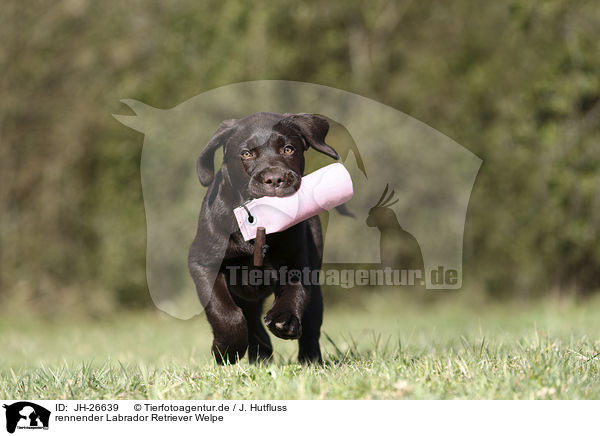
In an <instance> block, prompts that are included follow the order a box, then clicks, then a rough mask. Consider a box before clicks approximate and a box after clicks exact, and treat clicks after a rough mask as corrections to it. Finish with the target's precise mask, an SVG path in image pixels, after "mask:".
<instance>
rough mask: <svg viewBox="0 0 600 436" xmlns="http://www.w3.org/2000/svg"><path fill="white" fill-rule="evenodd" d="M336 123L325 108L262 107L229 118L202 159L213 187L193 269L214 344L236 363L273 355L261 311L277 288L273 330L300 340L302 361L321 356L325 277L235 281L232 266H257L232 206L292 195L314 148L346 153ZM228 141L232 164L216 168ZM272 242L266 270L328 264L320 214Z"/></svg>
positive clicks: (227, 160) (269, 318) (202, 172)
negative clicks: (336, 139) (285, 110)
mask: <svg viewBox="0 0 600 436" xmlns="http://www.w3.org/2000/svg"><path fill="white" fill-rule="evenodd" d="M328 130H329V123H328V121H327V120H326V119H325V118H323V117H320V116H317V115H312V114H273V113H266V112H260V113H256V114H253V115H250V116H248V117H246V118H243V119H240V120H227V121H225V122H223V123H222V124H221V126H220V127H219V128H218V129H217V131H216V132H215V133H214V135H213V136H212V138H211V139H210V141H209V142H208V144H207V145H206V147H205V148H204V150H203V151H202V153H201V154H200V156H199V158H198V161H197V171H198V178H199V179H200V182H201V183H202V184H203V185H204V186H209V189H208V193H207V195H206V197H205V199H204V202H203V203H202V209H201V211H200V218H199V221H198V232H197V235H196V238H195V240H194V242H193V243H192V246H191V248H190V252H189V268H190V273H191V275H192V278H193V279H194V282H195V284H196V289H197V291H198V296H199V297H200V300H201V302H202V304H203V306H204V308H205V312H206V316H207V319H208V321H209V323H210V325H211V327H212V330H213V335H214V340H213V345H212V352H213V354H214V356H215V358H216V360H217V362H219V363H227V362H230V363H233V362H235V361H237V360H238V359H240V358H242V357H243V356H244V354H245V353H246V350H248V357H249V359H250V361H251V362H255V361H257V360H266V359H270V357H271V355H272V353H273V349H272V346H271V341H270V339H269V335H268V334H267V332H266V331H265V328H264V327H263V323H262V320H261V315H262V305H263V301H264V299H265V298H267V297H268V296H269V295H271V294H274V295H275V299H274V303H273V306H272V307H271V309H270V310H269V311H268V312H267V314H266V316H265V317H264V321H265V323H266V325H267V327H268V328H269V330H270V331H271V332H272V333H273V334H274V335H276V336H278V337H280V338H283V339H298V341H299V353H298V359H299V360H300V361H301V362H313V361H317V362H321V351H320V348H319V335H320V329H321V322H322V319H323V301H322V296H321V289H320V286H318V285H306V286H304V285H302V284H301V283H293V284H285V285H284V286H281V285H280V284H279V282H276V281H275V282H273V281H272V282H271V283H270V284H269V285H261V286H242V285H241V284H240V283H241V276H238V277H237V278H236V283H235V284H233V283H232V281H231V280H230V271H231V270H230V269H228V267H240V268H241V267H248V268H249V269H252V268H253V266H252V265H253V263H252V255H253V250H254V247H253V241H250V242H246V241H244V239H243V237H242V234H241V233H240V231H239V229H238V227H237V223H236V222H235V219H234V215H233V209H234V208H235V207H237V206H239V205H240V204H242V203H243V202H244V201H247V200H250V199H252V198H258V197H262V196H265V195H268V196H287V195H290V194H292V193H294V192H295V191H296V190H298V188H299V187H300V180H301V177H302V175H303V172H304V151H306V149H308V147H312V148H314V149H315V150H317V151H319V152H321V153H324V154H326V155H328V156H330V157H332V158H334V159H338V158H339V156H338V154H337V152H336V151H335V150H334V149H333V148H331V147H330V146H329V145H327V144H326V143H325V136H326V135H327V132H328ZM221 146H222V147H224V159H223V165H222V166H221V169H220V170H219V171H218V173H217V175H216V176H215V174H214V153H215V151H216V150H217V149H218V148H219V147H221ZM286 147H288V148H286ZM289 147H291V148H292V149H293V151H292V152H290V148H289ZM243 150H246V151H247V153H246V152H243ZM242 154H243V156H242ZM267 244H268V245H269V250H268V252H267V254H266V257H265V259H264V266H263V267H262V268H263V269H277V270H278V269H279V268H281V267H287V268H288V270H291V269H298V270H303V269H304V268H306V267H308V268H310V269H311V270H315V269H319V268H320V267H321V261H322V253H323V242H322V235H321V223H320V221H319V218H318V217H313V218H311V219H309V220H306V221H303V222H301V223H299V224H297V225H295V226H293V227H291V228H289V229H287V230H285V231H283V232H279V233H274V234H270V235H267ZM239 271H241V269H240V270H238V272H239Z"/></svg>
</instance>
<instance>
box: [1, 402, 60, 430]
mask: <svg viewBox="0 0 600 436" xmlns="http://www.w3.org/2000/svg"><path fill="white" fill-rule="evenodd" d="M3 407H4V409H6V431H7V432H9V433H14V432H15V430H48V426H49V424H50V411H49V410H48V409H46V408H45V407H42V406H40V405H38V404H35V403H31V402H29V401H19V402H17V403H13V404H4V405H3Z"/></svg>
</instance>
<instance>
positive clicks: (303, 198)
mask: <svg viewBox="0 0 600 436" xmlns="http://www.w3.org/2000/svg"><path fill="white" fill-rule="evenodd" d="M353 194H354V191H353V189H352V179H351V178H350V173H348V171H347V170H346V168H344V165H342V164H341V163H334V164H331V165H327V166H325V167H323V168H320V169H318V170H317V171H315V172H313V173H310V174H308V175H306V176H304V177H302V183H301V184H300V189H298V191H296V192H295V193H294V194H292V195H290V196H288V197H261V198H257V199H254V200H252V201H250V202H248V203H246V204H244V205H243V206H240V207H237V208H235V209H234V210H233V213H234V214H235V218H236V220H237V223H238V226H239V228H240V231H241V232H242V235H243V236H244V240H246V241H250V240H251V239H254V238H256V230H257V229H258V228H259V227H264V228H265V230H266V234H269V233H275V232H281V231H283V230H285V229H288V228H290V227H292V226H293V225H295V224H298V223H299V222H302V221H304V220H306V219H308V218H311V217H313V216H315V215H318V214H320V213H321V212H324V211H326V210H330V209H333V208H334V207H336V206H339V205H341V204H344V203H345V202H347V201H348V200H350V199H351V198H352V195H353Z"/></svg>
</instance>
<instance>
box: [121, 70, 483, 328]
mask: <svg viewBox="0 0 600 436" xmlns="http://www.w3.org/2000/svg"><path fill="white" fill-rule="evenodd" d="M123 103H125V104H126V105H127V106H129V107H130V108H131V109H132V110H133V112H134V113H135V115H115V118H116V119H117V120H118V121H120V122H121V123H123V124H125V125H126V126H128V127H131V128H132V129H135V130H137V131H139V132H142V133H144V135H145V137H144V147H143V150H142V158H141V175H142V189H143V194H144V205H145V209H146V219H147V261H146V271H147V273H146V274H147V279H148V287H149V290H150V293H151V296H152V299H153V301H154V303H155V304H156V306H157V307H158V308H159V309H161V310H163V311H165V312H167V313H169V314H170V315H172V316H175V317H178V318H182V319H188V318H191V317H192V316H195V315H196V314H198V313H200V312H202V311H203V307H202V305H201V304H200V302H199V301H198V298H197V294H196V290H195V287H194V283H193V282H192V280H191V278H190V276H189V272H188V264H187V262H188V249H189V247H190V243H191V241H192V240H194V237H195V236H196V230H197V225H198V212H199V209H200V205H201V204H202V200H203V199H204V197H205V196H208V198H209V199H210V198H211V195H212V196H214V195H217V194H216V193H215V192H210V191H209V189H208V188H207V187H205V186H202V185H201V184H200V183H198V175H197V173H196V162H197V159H198V156H199V155H200V153H201V152H202V151H203V150H204V149H205V148H206V145H207V144H208V143H209V142H211V139H212V138H214V135H215V134H219V132H220V130H219V129H222V126H223V123H224V121H225V120H227V122H229V123H231V122H234V121H236V120H241V119H244V118H245V117H247V116H248V115H250V114H254V113H257V112H269V113H272V114H318V115H320V116H321V117H324V118H326V119H327V120H328V122H329V126H330V127H329V131H328V133H327V136H326V138H325V139H326V142H327V144H328V145H329V146H331V147H332V148H333V149H334V150H335V151H334V152H333V153H324V152H323V151H321V152H319V150H318V149H317V150H315V149H314V147H309V148H308V149H307V150H306V152H305V153H304V157H305V164H306V165H305V168H304V174H305V175H306V174H310V173H313V172H314V171H316V170H318V169H320V168H323V167H324V166H326V165H329V164H331V163H332V162H333V160H332V158H331V156H332V154H335V153H337V155H339V162H341V163H342V164H343V165H344V167H345V168H346V169H347V170H348V172H349V173H350V176H351V179H352V184H353V188H354V195H353V197H352V199H351V200H350V201H348V202H347V203H346V204H344V206H343V209H340V208H336V209H332V210H330V211H328V212H323V213H321V214H320V215H319V216H320V218H321V223H322V227H323V239H324V249H323V270H324V272H325V273H326V272H327V270H328V269H329V270H332V269H337V270H338V271H340V272H341V271H348V270H356V271H358V272H360V270H366V271H368V273H369V275H370V276H372V277H374V279H375V280H370V279H369V282H374V283H380V282H382V281H384V282H387V278H386V277H387V274H388V271H391V273H390V274H391V275H390V277H391V278H392V282H395V280H393V279H394V274H395V273H397V275H398V277H399V281H401V278H402V272H403V271H409V272H410V271H418V272H420V273H418V274H417V276H416V281H417V284H418V285H419V286H421V288H422V289H430V290H434V289H460V288H461V287H462V250H463V234H464V228H465V219H466V213H467V207H468V204H469V199H470V195H471V190H472V188H473V185H474V182H475V179H476V176H477V173H478V171H479V168H480V166H481V163H482V161H481V159H480V158H479V157H477V156H476V155H474V154H473V153H471V152H470V151H469V150H467V149H466V148H464V147H462V146H461V145H460V144H458V143H456V142H455V141H453V140H452V139H450V138H448V137H447V136H445V135H444V134H442V133H440V132H438V131H437V130H435V129H434V128H432V127H430V126H428V125H426V124H424V123H422V122H420V121H418V120H416V119H414V118H412V117H410V116H409V115H407V114H404V113H402V112H400V111H398V110H395V109H393V108H391V107H389V106H385V105H383V104H381V103H379V102H376V101H373V100H370V99H368V98H365V97H361V96H358V95H355V94H352V93H349V92H345V91H342V90H339V89H335V88H330V87H326V86H320V85H315V84H310V83H302V82H290V81H276V80H275V81H270V80H265V81H255V82H245V83H238V84H232V85H228V86H224V87H221V88H217V89H214V90H211V91H208V92H205V93H203V94H200V95H198V96H196V97H194V98H191V99H190V100H187V101H185V102H183V103H181V104H180V105H178V106H176V107H173V108H171V109H166V110H162V109H156V108H153V107H150V106H148V105H145V104H143V103H141V102H138V101H135V100H123ZM220 126H221V127H220ZM215 132H216V133H215ZM209 160H210V162H204V164H205V166H208V167H210V168H211V169H212V168H213V165H214V175H215V177H219V173H218V169H219V166H220V165H221V164H222V162H223V161H224V159H223V150H222V148H218V147H215V151H214V155H213V154H211V156H210V159H209ZM230 172H231V171H230ZM237 206H239V205H238V204H236V205H232V209H233V207H237ZM344 210H345V212H348V213H344ZM201 230H202V229H200V231H201ZM207 231H208V230H207ZM199 237H202V235H201V234H199ZM268 241H269V235H267V244H268ZM225 248H226V247H225V245H224V246H223V247H216V246H214V247H211V253H212V255H213V256H214V257H215V261H219V259H218V258H220V257H221V256H224V253H225ZM363 275H364V274H362V273H361V274H359V275H355V277H354V280H353V281H352V282H353V283H357V284H358V283H362V282H364V280H363V277H362V276H363ZM381 277H383V280H380V279H381Z"/></svg>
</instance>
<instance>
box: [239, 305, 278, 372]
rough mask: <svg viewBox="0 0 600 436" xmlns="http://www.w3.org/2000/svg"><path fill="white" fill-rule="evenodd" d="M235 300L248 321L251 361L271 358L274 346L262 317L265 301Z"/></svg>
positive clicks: (264, 360) (263, 360)
mask: <svg viewBox="0 0 600 436" xmlns="http://www.w3.org/2000/svg"><path fill="white" fill-rule="evenodd" d="M234 301H235V302H236V304H237V305H238V306H240V308H241V309H242V312H243V313H244V317H245V318H246V321H247V322H248V360H249V361H250V363H256V362H260V361H262V362H266V361H268V360H270V359H271V357H272V355H273V346H272V345H271V338H269V334H268V333H267V331H266V330H265V328H264V326H263V323H262V319H261V315H262V308H263V302H262V301H245V300H242V299H240V298H236V297H234Z"/></svg>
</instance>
